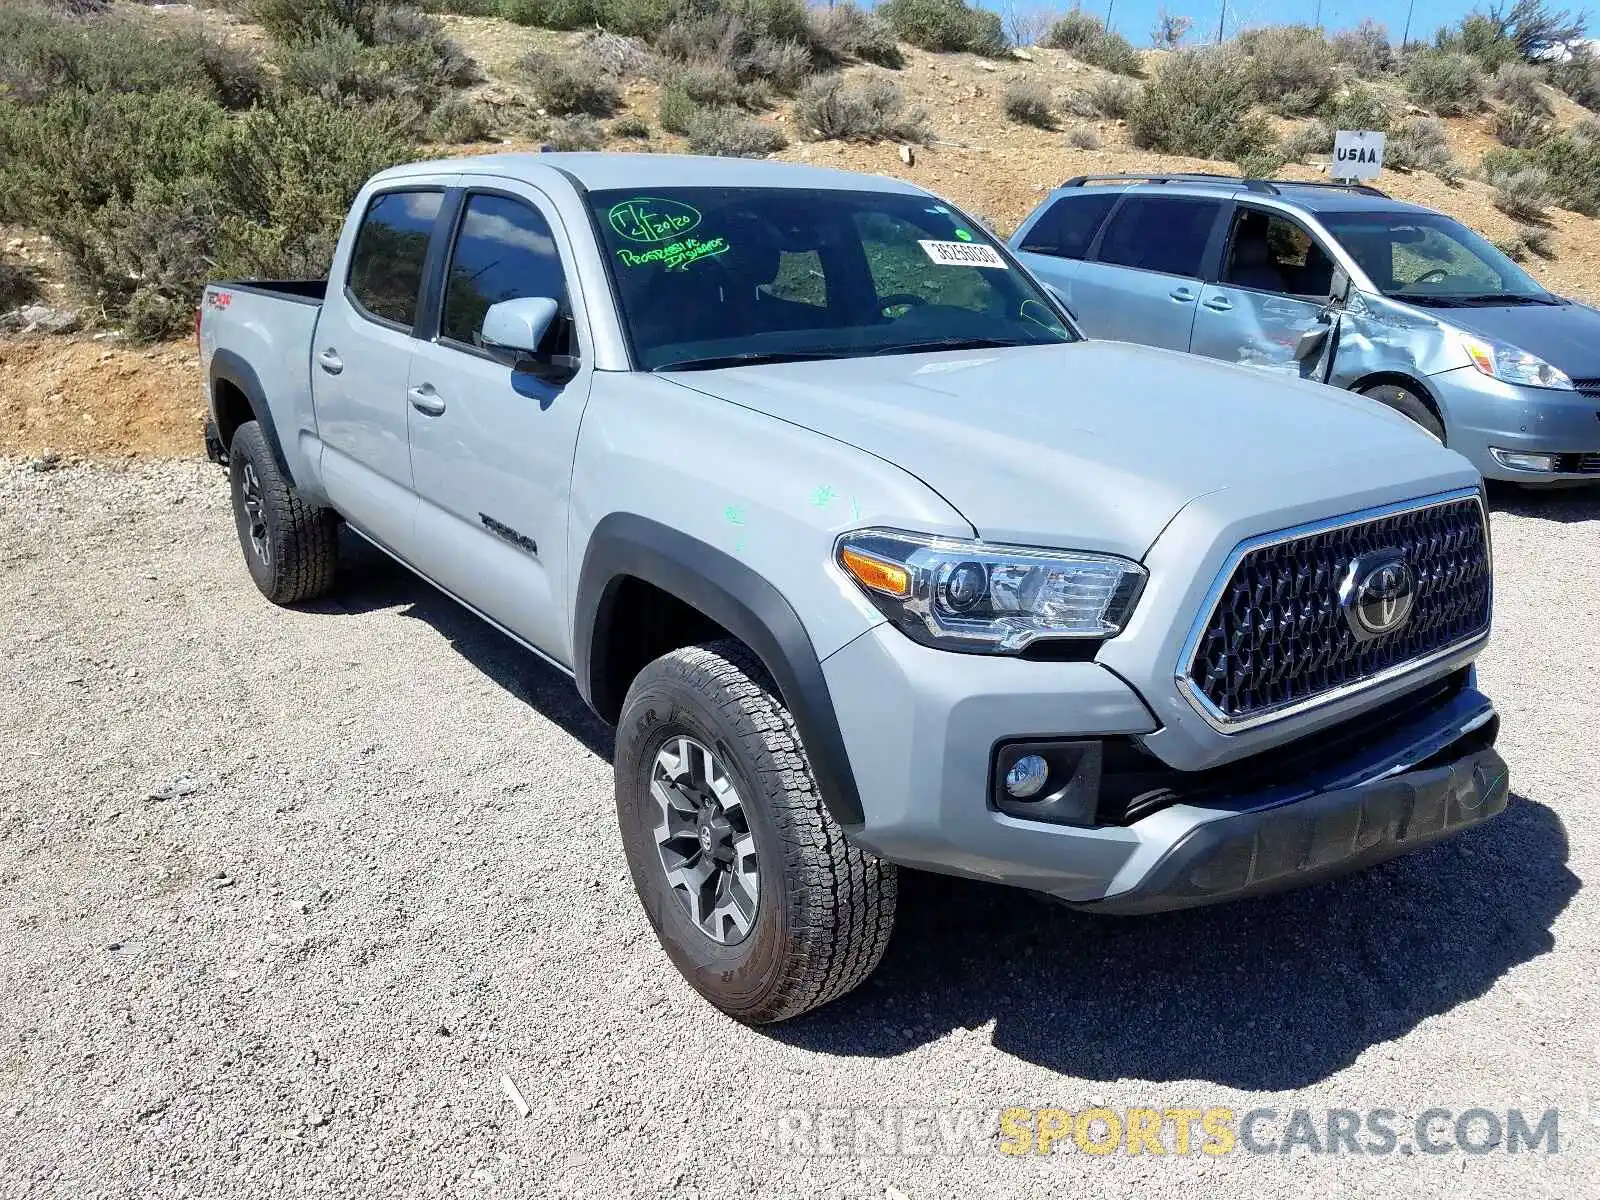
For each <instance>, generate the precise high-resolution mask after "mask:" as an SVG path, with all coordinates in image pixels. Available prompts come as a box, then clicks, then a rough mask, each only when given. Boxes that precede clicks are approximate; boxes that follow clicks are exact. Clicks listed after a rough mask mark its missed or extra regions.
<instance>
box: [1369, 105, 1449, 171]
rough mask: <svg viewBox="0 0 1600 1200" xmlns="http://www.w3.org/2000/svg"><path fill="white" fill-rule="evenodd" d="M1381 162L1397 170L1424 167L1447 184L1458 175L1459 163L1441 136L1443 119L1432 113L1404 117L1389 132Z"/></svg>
mask: <svg viewBox="0 0 1600 1200" xmlns="http://www.w3.org/2000/svg"><path fill="white" fill-rule="evenodd" d="M1383 165H1384V166H1385V167H1392V168H1394V169H1395V170H1397V171H1428V172H1430V173H1432V174H1434V175H1437V176H1438V177H1439V178H1440V179H1442V180H1444V182H1446V183H1449V184H1454V183H1456V182H1458V181H1459V180H1460V178H1461V175H1462V170H1461V164H1460V163H1458V162H1457V161H1456V159H1455V155H1454V154H1452V153H1451V151H1450V142H1449V140H1448V139H1447V138H1446V137H1445V128H1444V122H1443V121H1440V120H1438V119H1437V118H1435V117H1408V118H1407V119H1406V120H1404V121H1402V122H1400V125H1399V127H1398V128H1397V129H1395V130H1393V131H1392V132H1391V133H1390V134H1389V140H1388V143H1387V144H1386V145H1385V147H1384V152H1383Z"/></svg>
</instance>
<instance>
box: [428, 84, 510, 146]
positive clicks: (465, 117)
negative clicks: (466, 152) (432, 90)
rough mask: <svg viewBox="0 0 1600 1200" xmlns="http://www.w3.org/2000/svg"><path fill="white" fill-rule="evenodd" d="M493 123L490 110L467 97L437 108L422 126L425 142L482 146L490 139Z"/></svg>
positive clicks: (450, 99) (440, 104)
mask: <svg viewBox="0 0 1600 1200" xmlns="http://www.w3.org/2000/svg"><path fill="white" fill-rule="evenodd" d="M492 127H493V122H492V121H491V120H490V119H489V110H488V109H487V108H485V107H484V106H483V105H481V104H475V103H473V102H472V101H471V100H468V99H467V98H466V97H464V96H450V97H448V98H447V99H445V100H444V101H442V102H441V103H439V104H437V105H435V106H434V109H433V111H432V112H430V113H429V114H428V118H427V120H426V121H424V122H423V123H422V137H423V140H424V141H429V142H445V143H450V144H455V145H459V144H464V143H466V142H481V141H484V140H485V139H486V138H488V136H489V131H490V129H491V128H492Z"/></svg>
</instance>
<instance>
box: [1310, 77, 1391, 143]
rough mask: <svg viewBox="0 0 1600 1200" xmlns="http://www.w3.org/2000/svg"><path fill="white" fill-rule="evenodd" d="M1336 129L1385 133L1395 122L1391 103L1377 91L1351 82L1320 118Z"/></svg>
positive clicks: (1326, 106)
mask: <svg viewBox="0 0 1600 1200" xmlns="http://www.w3.org/2000/svg"><path fill="white" fill-rule="evenodd" d="M1318 115H1319V116H1320V117H1322V119H1323V120H1325V121H1327V122H1328V124H1330V125H1332V126H1333V127H1334V128H1335V129H1372V130H1376V131H1377V132H1379V133H1382V132H1385V131H1386V130H1387V129H1388V128H1389V126H1390V124H1392V123H1393V121H1394V113H1393V112H1392V111H1391V110H1390V108H1389V101H1388V99H1387V98H1386V97H1385V96H1384V94H1383V93H1382V92H1380V91H1379V90H1378V89H1377V88H1375V87H1372V86H1370V85H1368V84H1365V83H1362V82H1361V81H1360V80H1351V82H1350V84H1349V86H1347V87H1346V88H1345V89H1344V90H1343V91H1342V92H1340V93H1338V94H1337V95H1335V96H1334V97H1333V98H1332V99H1330V100H1329V101H1328V102H1327V103H1326V104H1325V105H1323V108H1322V111H1321V112H1320V113H1319V114H1318Z"/></svg>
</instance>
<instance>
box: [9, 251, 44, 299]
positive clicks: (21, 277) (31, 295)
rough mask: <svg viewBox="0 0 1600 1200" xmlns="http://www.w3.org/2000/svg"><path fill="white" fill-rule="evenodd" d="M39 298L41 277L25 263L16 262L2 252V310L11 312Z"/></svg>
mask: <svg viewBox="0 0 1600 1200" xmlns="http://www.w3.org/2000/svg"><path fill="white" fill-rule="evenodd" d="M38 298H39V277H38V275H37V274H36V273H35V271H34V269H33V268H32V267H30V266H28V265H26V264H24V263H14V262H11V261H10V260H9V259H7V258H6V257H5V255H3V254H0V312H10V311H11V310H12V309H13V308H21V307H22V306H23V305H24V304H32V303H33V302H34V301H35V300H37V299H38Z"/></svg>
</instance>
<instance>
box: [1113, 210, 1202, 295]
mask: <svg viewBox="0 0 1600 1200" xmlns="http://www.w3.org/2000/svg"><path fill="white" fill-rule="evenodd" d="M1221 211H1222V204H1221V202H1220V201H1217V200H1203V199H1199V198H1197V197H1190V196H1129V197H1128V198H1127V199H1125V200H1124V201H1123V202H1122V205H1121V206H1120V207H1119V208H1118V209H1117V211H1116V212H1115V213H1113V214H1112V215H1111V221H1110V223H1109V224H1107V225H1106V231H1105V233H1104V234H1103V235H1102V236H1101V239H1100V254H1099V259H1100V261H1101V262H1103V263H1110V264H1111V265H1113V266H1118V267H1138V268H1139V269H1140V270H1143V271H1160V272H1161V273H1162V274H1163V275H1188V276H1192V277H1196V278H1198V277H1199V275H1200V269H1201V265H1202V264H1203V263H1204V261H1205V256H1206V243H1207V242H1208V241H1209V240H1210V238H1211V230H1212V227H1213V226H1214V225H1215V224H1216V222H1217V215H1218V214H1219V213H1220V212H1221Z"/></svg>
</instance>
